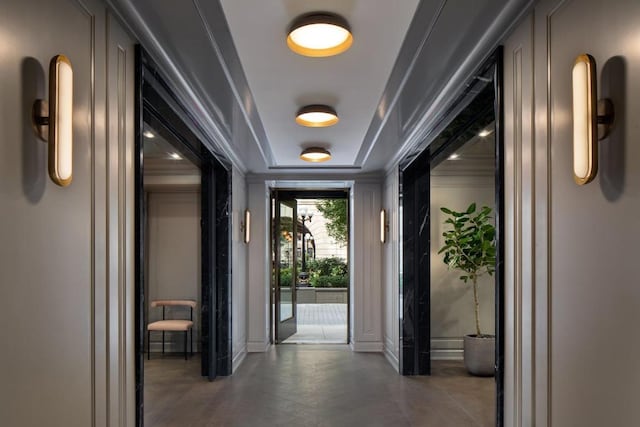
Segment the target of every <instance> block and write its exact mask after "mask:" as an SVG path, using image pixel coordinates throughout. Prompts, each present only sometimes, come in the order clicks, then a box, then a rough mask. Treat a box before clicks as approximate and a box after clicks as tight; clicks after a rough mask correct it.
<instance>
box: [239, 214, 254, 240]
mask: <svg viewBox="0 0 640 427" xmlns="http://www.w3.org/2000/svg"><path fill="white" fill-rule="evenodd" d="M240 232H241V233H242V235H243V239H244V242H245V243H249V242H250V241H251V212H249V209H245V211H244V221H241V222H240Z"/></svg>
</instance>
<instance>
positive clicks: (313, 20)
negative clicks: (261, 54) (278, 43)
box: [287, 12, 353, 57]
mask: <svg viewBox="0 0 640 427" xmlns="http://www.w3.org/2000/svg"><path fill="white" fill-rule="evenodd" d="M352 43H353V36H352V35H351V29H350V28H349V23H348V22H347V21H346V19H344V18H343V17H341V16H339V15H336V14H333V13H328V12H313V13H308V14H305V15H302V16H299V17H298V18H296V19H295V20H294V21H293V23H292V24H291V26H290V27H289V35H288V36H287V45H288V46H289V49H291V50H292V51H294V52H295V53H298V54H300V55H304V56H313V57H323V56H333V55H338V54H340V53H342V52H344V51H345V50H347V49H349V47H351V44H352Z"/></svg>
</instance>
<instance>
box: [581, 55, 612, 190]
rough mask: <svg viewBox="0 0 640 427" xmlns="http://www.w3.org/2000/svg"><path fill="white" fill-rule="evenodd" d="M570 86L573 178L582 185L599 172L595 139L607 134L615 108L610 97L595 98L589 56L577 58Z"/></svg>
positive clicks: (591, 59)
mask: <svg viewBox="0 0 640 427" xmlns="http://www.w3.org/2000/svg"><path fill="white" fill-rule="evenodd" d="M572 86H573V179H574V180H575V182H576V183H577V184H578V185H584V184H587V183H589V182H591V181H592V180H593V179H594V178H595V177H596V174H597V173H598V141H599V140H602V139H604V138H606V137H607V135H609V131H610V130H611V126H612V124H613V119H614V111H613V104H612V103H611V100H609V99H601V100H598V98H597V78H596V61H595V59H594V58H593V57H592V56H591V55H588V54H582V55H579V56H578V57H577V58H576V60H575V62H574V64H573V71H572Z"/></svg>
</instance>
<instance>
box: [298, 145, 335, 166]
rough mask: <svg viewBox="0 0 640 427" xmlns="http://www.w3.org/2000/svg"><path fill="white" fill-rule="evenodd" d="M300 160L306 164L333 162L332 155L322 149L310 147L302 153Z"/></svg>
mask: <svg viewBox="0 0 640 427" xmlns="http://www.w3.org/2000/svg"><path fill="white" fill-rule="evenodd" d="M300 158H301V159H302V160H304V161H305V162H312V163H320V162H326V161H327V160H331V153H330V152H329V150H327V149H325V148H322V147H309V148H307V149H305V150H303V151H302V153H300Z"/></svg>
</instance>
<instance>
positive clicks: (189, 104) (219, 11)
mask: <svg viewBox="0 0 640 427" xmlns="http://www.w3.org/2000/svg"><path fill="white" fill-rule="evenodd" d="M107 1H108V2H109V4H110V5H111V6H112V7H113V8H114V10H115V11H116V12H117V13H118V14H119V15H120V17H121V18H122V19H123V21H125V22H126V23H127V24H128V26H129V29H130V30H131V32H132V33H133V34H134V35H135V36H136V37H137V39H138V40H139V41H140V43H141V44H142V45H143V46H144V47H145V49H146V50H147V52H148V53H149V55H150V56H151V57H152V58H153V59H154V61H156V62H157V65H158V66H159V68H160V69H161V70H162V71H163V74H164V77H165V78H166V80H167V82H168V84H169V86H170V87H171V88H172V89H173V90H174V92H175V94H176V96H177V97H178V99H179V100H180V101H181V102H182V104H183V105H184V106H185V107H186V109H187V110H188V113H189V114H190V115H191V116H192V117H194V118H195V120H196V121H197V122H198V131H199V132H200V133H201V136H202V140H203V143H204V144H205V145H208V146H210V148H211V149H212V150H213V151H214V152H216V153H222V155H224V156H225V157H226V158H227V159H228V160H229V161H230V162H232V163H233V164H234V165H235V166H236V167H237V168H238V169H239V170H240V172H243V173H249V174H266V175H268V178H269V179H300V178H301V176H302V174H309V173H310V174H313V173H317V174H320V176H322V177H324V176H333V177H336V178H337V179H342V177H348V176H351V175H353V174H369V173H373V174H379V173H381V172H383V171H384V170H388V169H389V168H392V167H395V165H397V163H398V161H399V160H400V159H402V158H403V157H404V156H405V155H406V154H407V153H409V152H410V151H411V150H415V147H418V146H422V145H424V143H425V141H428V139H429V138H428V136H429V132H431V131H432V130H433V128H434V126H435V124H436V123H438V120H440V118H441V116H442V114H443V112H444V111H446V110H447V109H448V108H449V107H450V103H451V102H452V100H453V99H454V98H455V96H456V95H457V93H458V92H459V91H460V90H461V89H462V88H464V87H465V86H466V85H467V84H468V83H469V81H470V80H472V79H474V78H476V76H475V75H474V73H475V72H476V70H477V67H478V66H479V65H480V64H481V63H482V62H483V61H484V60H485V59H486V58H487V57H488V56H489V55H490V54H491V53H492V51H493V50H494V49H495V47H496V46H497V45H498V44H499V43H500V41H501V40H502V39H503V38H504V36H505V35H506V34H508V32H509V29H510V28H511V27H513V26H514V25H516V23H517V22H518V20H519V19H520V17H522V16H524V15H525V14H526V13H527V10H528V8H530V7H531V6H532V5H533V4H534V0H474V2H473V7H470V5H469V2H468V1H464V0H402V1H389V0H324V1H320V0H270V1H260V0H206V1H205V0H190V1H181V2H176V1H175V0H107ZM312 11H327V12H334V13H338V14H341V15H342V16H344V18H346V19H347V20H348V21H349V23H350V24H351V27H352V30H353V36H354V43H353V46H352V47H351V49H350V50H348V51H347V52H345V53H342V54H340V55H338V56H335V57H328V58H309V57H302V56H299V55H296V54H295V53H293V52H291V51H290V50H289V49H288V47H287V45H286V41H285V39H286V31H287V27H288V26H289V24H290V23H291V21H292V20H293V19H294V18H296V17H297V16H298V15H300V14H303V13H306V12H312ZM318 103H319V104H329V105H331V106H333V107H335V108H336V110H337V112H338V114H339V116H340V122H339V123H338V124H337V125H336V126H333V127H331V128H321V129H307V128H303V127H300V126H299V125H297V124H296V123H295V121H294V115H295V113H296V111H297V109H298V108H299V107H300V106H302V105H306V104H318ZM317 145H321V146H325V147H326V148H329V149H330V150H331V152H332V154H333V159H332V160H331V161H329V162H325V163H320V164H308V163H305V162H303V161H301V160H300V159H299V158H298V156H299V154H300V152H301V151H302V150H303V149H304V148H306V147H308V146H317ZM310 179H311V178H310Z"/></svg>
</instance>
